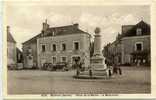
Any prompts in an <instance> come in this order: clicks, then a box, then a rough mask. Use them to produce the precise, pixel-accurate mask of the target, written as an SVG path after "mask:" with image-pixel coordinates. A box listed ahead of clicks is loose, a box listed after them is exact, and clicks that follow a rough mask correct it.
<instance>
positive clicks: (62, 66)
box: [42, 62, 68, 71]
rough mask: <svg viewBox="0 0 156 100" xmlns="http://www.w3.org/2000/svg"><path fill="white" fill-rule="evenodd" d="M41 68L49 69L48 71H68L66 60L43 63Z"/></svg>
mask: <svg viewBox="0 0 156 100" xmlns="http://www.w3.org/2000/svg"><path fill="white" fill-rule="evenodd" d="M42 69H43V70H49V71H56V70H63V71H68V67H67V63H66V62H58V63H56V64H52V63H44V64H43V66H42Z"/></svg>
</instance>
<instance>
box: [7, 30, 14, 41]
mask: <svg viewBox="0 0 156 100" xmlns="http://www.w3.org/2000/svg"><path fill="white" fill-rule="evenodd" d="M7 42H12V43H16V41H15V39H14V38H13V36H12V35H11V33H10V32H7Z"/></svg>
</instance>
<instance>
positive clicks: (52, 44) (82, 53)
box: [23, 21, 90, 68]
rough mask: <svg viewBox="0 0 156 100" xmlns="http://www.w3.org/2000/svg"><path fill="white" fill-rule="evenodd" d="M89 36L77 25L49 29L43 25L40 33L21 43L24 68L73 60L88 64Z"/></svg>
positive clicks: (45, 24)
mask: <svg viewBox="0 0 156 100" xmlns="http://www.w3.org/2000/svg"><path fill="white" fill-rule="evenodd" d="M89 49H90V34H88V33H86V32H84V31H82V30H80V29H79V27H78V24H73V25H67V26H61V27H49V25H48V24H47V21H46V22H44V23H43V29H42V32H41V33H40V34H39V35H37V36H35V37H33V38H32V39H30V40H28V41H26V42H25V43H23V52H24V62H25V65H26V66H34V65H36V66H37V67H38V68H41V67H42V66H43V64H44V63H52V64H54V63H58V62H68V63H69V64H70V65H72V64H74V61H75V59H80V60H84V62H85V66H88V65H89V63H90V50H89Z"/></svg>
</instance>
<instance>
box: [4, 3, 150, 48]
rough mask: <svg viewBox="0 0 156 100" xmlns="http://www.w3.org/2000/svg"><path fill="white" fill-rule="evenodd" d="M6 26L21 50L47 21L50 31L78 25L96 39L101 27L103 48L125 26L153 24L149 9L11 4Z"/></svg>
mask: <svg viewBox="0 0 156 100" xmlns="http://www.w3.org/2000/svg"><path fill="white" fill-rule="evenodd" d="M4 16H5V18H6V26H7V25H9V26H10V31H11V33H12V35H13V37H14V39H15V40H16V42H17V47H19V48H20V49H21V48H22V43H23V42H25V41H27V40H29V39H30V38H32V37H33V36H35V35H37V34H39V33H40V32H41V30H42V23H43V22H44V21H45V19H47V21H48V24H49V25H50V27H56V26H66V25H71V24H74V23H79V27H80V29H82V30H83V31H86V32H88V33H90V34H91V35H92V36H93V35H94V29H95V28H96V27H100V29H101V35H102V46H104V45H106V44H107V43H109V42H112V41H114V40H115V38H116V35H117V34H118V33H121V26H122V25H134V24H137V23H138V22H139V21H141V20H144V21H145V22H146V23H148V24H150V7H149V6H147V5H135V6H134V5H120V6H119V5H100V6H98V5H94V6H93V5H85V6H84V5H82V6H81V5H57V6H56V5H52V4H51V5H50V4H48V5H47V4H39V3H33V4H32V3H30V2H29V3H28V2H27V3H25V2H24V3H22V2H8V3H6V4H5V12H4Z"/></svg>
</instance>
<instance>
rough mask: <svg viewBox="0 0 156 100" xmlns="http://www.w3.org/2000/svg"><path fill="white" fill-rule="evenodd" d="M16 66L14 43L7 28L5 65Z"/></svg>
mask: <svg viewBox="0 0 156 100" xmlns="http://www.w3.org/2000/svg"><path fill="white" fill-rule="evenodd" d="M15 64H16V41H15V39H14V38H13V36H12V35H11V32H10V27H9V26H7V65H8V66H11V65H15Z"/></svg>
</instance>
